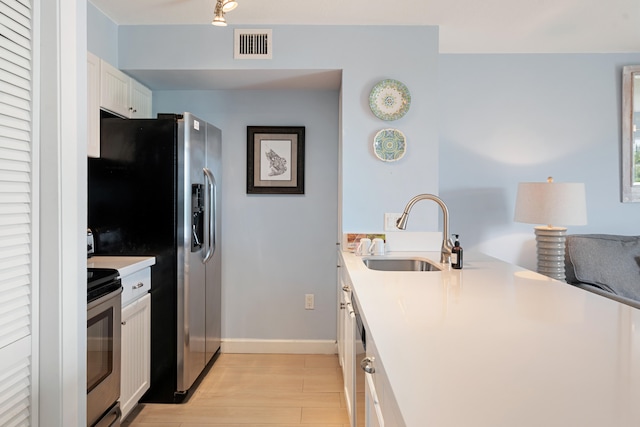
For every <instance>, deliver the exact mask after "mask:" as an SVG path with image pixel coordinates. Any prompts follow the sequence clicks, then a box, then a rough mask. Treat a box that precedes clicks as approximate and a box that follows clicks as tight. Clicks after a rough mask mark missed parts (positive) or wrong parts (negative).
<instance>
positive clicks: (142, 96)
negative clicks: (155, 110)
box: [129, 79, 152, 119]
mask: <svg viewBox="0 0 640 427" xmlns="http://www.w3.org/2000/svg"><path fill="white" fill-rule="evenodd" d="M129 93H130V96H129V98H130V101H131V107H130V108H131V109H130V110H129V118H131V119H147V118H150V117H151V99H152V98H151V97H152V93H151V89H149V88H148V87H146V86H145V85H143V84H141V83H139V82H138V81H136V80H133V79H131V82H130V84H129Z"/></svg>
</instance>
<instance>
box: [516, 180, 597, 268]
mask: <svg viewBox="0 0 640 427" xmlns="http://www.w3.org/2000/svg"><path fill="white" fill-rule="evenodd" d="M514 220H515V221H516V222H524V223H528V224H547V225H540V226H537V227H535V228H534V230H535V234H536V247H537V255H538V273H541V274H544V275H545V276H549V277H552V278H554V279H557V280H561V281H564V280H565V275H564V251H565V241H566V236H567V229H566V228H565V227H564V226H566V225H585V224H586V223H587V203H586V197H585V190H584V184H582V183H555V182H553V178H551V177H549V178H548V179H547V182H521V183H519V184H518V195H517V197H516V212H515V216H514Z"/></svg>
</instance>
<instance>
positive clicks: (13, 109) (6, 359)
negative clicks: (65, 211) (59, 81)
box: [0, 0, 34, 427]
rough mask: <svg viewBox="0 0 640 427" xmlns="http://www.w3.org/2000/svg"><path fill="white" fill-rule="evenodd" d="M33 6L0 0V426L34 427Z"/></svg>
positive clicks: (22, 1)
mask: <svg viewBox="0 0 640 427" xmlns="http://www.w3.org/2000/svg"><path fill="white" fill-rule="evenodd" d="M31 110H32V6H31V1H30V0H0V426H6V427H9V426H29V425H31V419H30V417H31V413H32V404H31V395H32V393H31V384H32V381H31V378H32V366H31V359H32V358H31V354H32V341H31V334H32V331H31V325H32V315H31V314H32V312H33V309H34V308H33V307H32V255H31V250H32V237H33V236H32V233H31V230H32V222H31V218H32V216H31V208H32V194H33V193H32V169H31V165H32V147H33V144H32V142H33V141H32V113H31Z"/></svg>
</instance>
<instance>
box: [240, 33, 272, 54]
mask: <svg viewBox="0 0 640 427" xmlns="http://www.w3.org/2000/svg"><path fill="white" fill-rule="evenodd" d="M233 34H234V43H233V58H234V59H271V58H272V51H271V40H272V37H271V30H246V29H235V30H233Z"/></svg>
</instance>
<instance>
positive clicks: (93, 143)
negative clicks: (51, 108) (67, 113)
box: [87, 52, 100, 157]
mask: <svg viewBox="0 0 640 427" xmlns="http://www.w3.org/2000/svg"><path fill="white" fill-rule="evenodd" d="M87 155H88V156H89V157H100V58H98V57H97V56H95V55H94V54H92V53H91V52H87Z"/></svg>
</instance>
